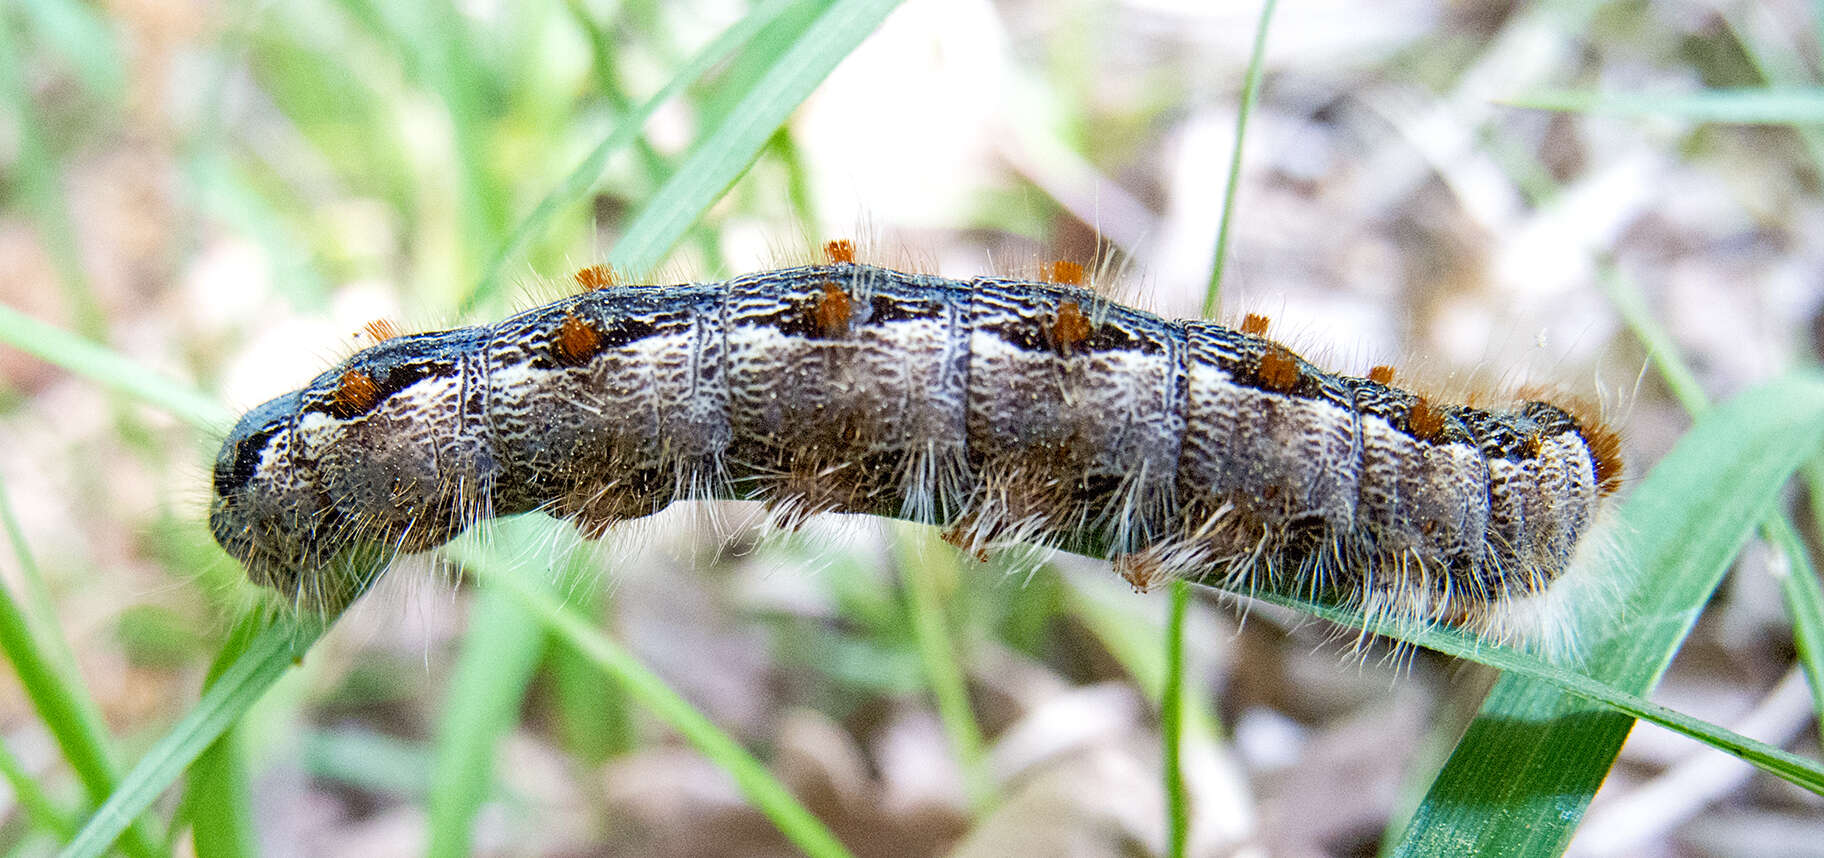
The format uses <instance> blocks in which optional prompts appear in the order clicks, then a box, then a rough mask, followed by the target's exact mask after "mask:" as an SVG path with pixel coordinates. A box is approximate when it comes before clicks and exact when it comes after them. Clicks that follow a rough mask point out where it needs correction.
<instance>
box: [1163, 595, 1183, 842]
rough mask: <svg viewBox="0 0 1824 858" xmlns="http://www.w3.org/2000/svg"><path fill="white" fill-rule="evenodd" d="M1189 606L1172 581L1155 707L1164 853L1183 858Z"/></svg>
mask: <svg viewBox="0 0 1824 858" xmlns="http://www.w3.org/2000/svg"><path fill="white" fill-rule="evenodd" d="M1190 605H1191V585H1190V582H1188V581H1186V580H1184V579H1183V578H1179V579H1177V580H1175V581H1173V582H1172V611H1171V616H1170V618H1169V619H1167V620H1166V625H1165V629H1166V632H1165V693H1164V694H1163V695H1162V697H1163V699H1162V700H1161V701H1160V706H1159V735H1160V737H1161V741H1163V742H1164V744H1165V822H1166V852H1165V854H1167V855H1169V856H1171V858H1184V854H1185V849H1186V848H1187V846H1188V845H1189V843H1190V831H1191V812H1190V802H1189V801H1188V799H1187V797H1186V795H1185V793H1184V762H1183V759H1184V619H1185V614H1187V613H1188V612H1189V609H1190Z"/></svg>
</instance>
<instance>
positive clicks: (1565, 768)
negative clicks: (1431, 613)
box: [1395, 374, 1824, 856]
mask: <svg viewBox="0 0 1824 858" xmlns="http://www.w3.org/2000/svg"><path fill="white" fill-rule="evenodd" d="M1821 441H1824V378H1821V377H1819V376H1817V375H1815V374H1799V375H1793V376H1788V377H1785V378H1781V379H1778V380H1776V381H1773V382H1770V383H1768V384H1764V385H1762V386H1760V387H1757V388H1755V389H1753V390H1750V391H1748V392H1746V393H1744V394H1742V395H1741V396H1738V397H1737V398H1736V399H1734V400H1733V401H1731V402H1729V403H1727V404H1725V405H1723V406H1721V407H1719V408H1717V409H1715V410H1713V411H1711V412H1709V413H1707V414H1705V415H1704V416H1703V417H1702V418H1701V419H1699V420H1698V422H1697V424H1696V425H1695V426H1694V427H1693V428H1692V430H1691V431H1690V432H1689V433H1688V434H1686V436H1685V437H1684V438H1683V439H1682V440H1681V441H1680V442H1679V444H1678V446H1677V447H1675V448H1674V449H1673V451H1672V452H1671V453H1670V454H1668V455H1667V456H1666V458H1665V459H1663V460H1662V461H1661V462H1660V464H1659V465H1658V466H1657V467H1655V468H1654V469H1653V470H1652V471H1651V472H1650V473H1648V474H1647V476H1646V477H1645V479H1643V480H1642V481H1641V483H1640V484H1639V485H1638V486H1637V487H1636V488H1635V491H1634V494H1633V496H1632V498H1631V499H1630V500H1629V502H1628V503H1627V504H1626V506H1625V507H1624V508H1623V509H1622V512H1621V517H1620V522H1619V527H1618V530H1619V531H1620V534H1619V542H1620V549H1621V550H1620V551H1619V552H1618V555H1619V557H1620V558H1622V559H1621V560H1620V561H1618V562H1614V563H1609V564H1605V565H1606V566H1607V570H1606V571H1607V573H1608V580H1609V581H1611V582H1612V586H1613V587H1614V591H1615V593H1616V594H1617V596H1618V601H1617V602H1616V603H1615V604H1614V605H1613V606H1608V607H1609V608H1610V609H1609V610H1586V611H1584V612H1583V613H1582V614H1581V615H1580V616H1578V617H1576V618H1575V620H1574V622H1575V623H1576V627H1577V637H1578V640H1580V641H1582V642H1583V643H1584V644H1585V651H1586V652H1587V653H1588V654H1589V655H1588V659H1587V663H1586V664H1585V669H1586V671H1587V673H1588V678H1590V679H1592V680H1595V681H1596V684H1598V685H1607V686H1610V687H1612V688H1613V689H1614V690H1616V691H1619V692H1623V693H1627V694H1635V695H1638V694H1645V693H1646V692H1648V691H1649V690H1651V689H1652V687H1653V685H1654V684H1655V683H1656V682H1657V681H1658V679H1659V676H1660V674H1661V673H1662V672H1663V671H1664V670H1665V667H1666V665H1667V664H1668V663H1669V662H1670V661H1671V658H1672V655H1673V654H1674V653H1675V652H1676V651H1677V649H1678V646H1679V644H1680V642H1682V641H1683V639H1684V637H1685V635H1686V633H1687V632H1688V631H1689V629H1690V627H1691V625H1692V623H1693V622H1695V621H1696V618H1697V615H1698V613H1699V612H1700V611H1701V610H1702V608H1703V605H1704V603H1705V602H1706V601H1707V600H1708V598H1709V596H1710V594H1711V593H1712V591H1714V590H1715V588H1716V585H1717V583H1718V581H1720V580H1721V577H1722V574H1723V572H1724V570H1725V569H1726V568H1727V566H1728V563H1729V561H1730V559H1731V558H1733V557H1734V556H1735V554H1736V552H1737V551H1738V550H1739V549H1740V548H1741V545H1742V543H1743V542H1744V541H1745V540H1746V539H1747V538H1748V535H1749V532H1750V530H1751V528H1752V527H1753V526H1754V525H1755V524H1756V523H1757V522H1758V521H1759V520H1760V519H1761V518H1762V517H1764V516H1765V514H1766V512H1767V510H1768V509H1769V508H1770V507H1771V506H1772V504H1773V501H1774V499H1775V497H1776V496H1777V494H1778V492H1779V489H1780V487H1781V486H1783V485H1784V484H1785V482H1786V481H1787V479H1788V478H1789V477H1790V476H1791V474H1792V473H1793V471H1794V470H1796V469H1797V468H1798V466H1799V464H1800V463H1801V462H1803V461H1804V460H1805V459H1806V458H1807V457H1809V456H1811V455H1813V454H1814V453H1815V452H1816V451H1817V449H1818V446H1819V444H1820V442H1821ZM1428 645H1429V644H1428ZM1476 660H1478V661H1487V662H1489V663H1493V662H1492V661H1489V660H1488V659H1485V658H1478V659H1476ZM1498 666H1499V665H1498ZM1649 706H1650V704H1649ZM1635 708H1637V709H1639V710H1640V711H1641V712H1645V711H1647V709H1646V708H1645V707H1639V706H1636V707H1635ZM1632 724H1633V719H1632V718H1631V717H1629V716H1628V715H1623V714H1619V713H1617V712H1613V711H1609V710H1608V709H1606V708H1603V707H1601V706H1598V705H1596V704H1592V703H1589V702H1586V701H1585V700H1583V699H1582V698H1580V697H1579V696H1578V695H1576V694H1573V693H1571V692H1569V691H1566V690H1565V689H1564V688H1561V687H1560V686H1558V685H1555V684H1552V683H1550V682H1547V681H1544V680H1542V679H1540V678H1538V677H1537V676H1524V675H1520V674H1515V673H1510V674H1508V675H1506V676H1503V677H1502V679H1501V680H1500V681H1499V682H1498V683H1497V684H1496V686H1495V689H1494V691H1493V692H1492V693H1491V694H1490V695H1489V698H1488V700H1487V701H1486V702H1485V703H1484V704H1483V708H1482V713H1481V715H1479V716H1478V717H1477V719H1476V721H1475V722H1474V723H1472V724H1471V726H1470V728H1469V731H1468V733H1467V734H1466V735H1465V736H1464V739H1463V741H1462V742H1460V743H1459V744H1458V745H1457V749H1456V751H1455V752H1454V753H1453V754H1452V755H1451V758H1450V760H1449V762H1447V763H1446V764H1445V766H1444V769H1443V771H1442V772H1441V773H1440V774H1439V776H1438V779H1437V780H1436V781H1435V782H1434V783H1433V784H1432V787H1431V790H1430V792H1429V793H1428V794H1427V796H1426V798H1425V801H1424V802H1423V803H1422V804H1421V805H1420V807H1419V810H1418V812H1417V813H1416V814H1415V815H1414V817H1413V820H1412V822H1411V824H1410V825H1409V826H1408V828H1407V830H1406V835H1405V838H1404V839H1403V841H1402V842H1401V844H1400V845H1399V847H1398V849H1397V850H1396V851H1395V854H1396V855H1411V856H1416V855H1437V854H1461V853H1463V852H1464V851H1481V852H1485V853H1486V854H1501V855H1533V854H1552V855H1555V854H1558V853H1560V852H1562V851H1563V849H1564V846H1565V845H1566V844H1567V843H1568V842H1569V840H1570V836H1571V833H1572V831H1573V830H1574V829H1575V827H1576V823H1577V821H1578V820H1579V819H1581V818H1582V815H1583V810H1584V808H1585V807H1587V806H1588V803H1589V800H1590V797H1591V796H1592V795H1594V793H1595V791H1596V788H1597V787H1598V786H1599V785H1600V784H1601V783H1602V780H1603V778H1604V776H1605V775H1606V774H1607V773H1608V770H1609V767H1610V766H1611V765H1612V764H1613V763H1614V760H1615V756H1616V754H1617V753H1619V751H1620V748H1621V742H1622V741H1623V740H1624V739H1625V738H1626V737H1627V733H1628V731H1629V729H1630V727H1631V726H1632ZM1686 726H1690V725H1686ZM1708 732H1710V733H1711V735H1710V736H1708V737H1707V738H1706V741H1711V742H1712V743H1714V744H1716V745H1717V747H1719V748H1722V749H1724V750H1730V751H1731V752H1736V751H1738V750H1740V749H1742V748H1750V747H1752V744H1751V743H1747V742H1746V741H1745V740H1741V741H1738V740H1736V739H1732V738H1728V737H1724V736H1721V735H1718V734H1717V731H1708ZM1725 732H1726V731H1725ZM1755 750H1756V751H1757V752H1758V753H1759V754H1760V755H1761V756H1762V757H1764V758H1765V759H1766V760H1768V761H1775V762H1767V763H1766V765H1768V766H1772V767H1773V768H1775V769H1780V770H1786V769H1792V770H1795V771H1796V770H1797V769H1799V768H1802V767H1803V765H1804V764H1803V761H1797V760H1796V758H1791V759H1785V758H1788V757H1790V756H1791V755H1784V754H1783V752H1778V751H1773V752H1771V753H1769V752H1768V751H1765V750H1761V749H1755ZM1793 777H1797V775H1793ZM1795 782H1799V783H1802V784H1805V785H1808V786H1809V785H1810V783H1811V782H1812V780H1811V779H1809V778H1806V779H1802V780H1797V781H1795Z"/></svg>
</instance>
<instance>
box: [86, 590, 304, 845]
mask: <svg viewBox="0 0 1824 858" xmlns="http://www.w3.org/2000/svg"><path fill="white" fill-rule="evenodd" d="M241 625H242V627H243V628H246V629H253V630H254V631H253V632H252V634H251V635H250V636H247V638H246V646H245V647H244V648H243V647H240V646H239V644H240V642H241V636H239V635H237V637H236V639H235V640H233V641H231V643H230V646H229V648H228V649H226V650H224V652H223V654H222V658H221V659H220V662H225V663H226V664H227V667H226V668H225V669H224V670H222V672H221V675H220V677H218V678H217V679H216V681H215V684H213V685H211V686H209V689H208V690H207V691H205V692H203V696H202V699H201V700H199V701H197V704H196V705H195V706H194V707H192V708H191V709H190V711H189V712H188V713H186V714H185V715H184V717H183V720H181V721H179V722H178V723H177V725H176V726H175V727H172V728H171V730H170V732H168V733H166V734H165V735H164V736H163V737H162V738H160V739H159V740H158V742H156V743H155V744H153V746H152V748H151V749H150V750H148V751H147V752H146V754H145V756H144V757H141V758H140V761H139V763H138V764H137V765H135V766H134V767H133V770H132V771H130V772H128V773H127V776H126V777H125V778H123V779H121V782H120V786H118V787H116V788H115V790H114V792H113V793H112V794H111V795H109V796H108V800H107V801H106V802H104V803H103V804H102V805H101V807H100V808H98V809H97V810H96V811H95V813H94V815H92V816H90V817H89V820H88V822H87V823H86V824H84V825H83V828H82V831H80V832H78V833H77V835H76V838H75V839H74V840H72V841H70V843H69V845H68V846H65V847H64V849H63V851H62V852H60V853H58V854H59V856H60V858H97V857H98V856H100V855H102V854H104V853H106V852H107V851H108V848H109V847H111V846H112V845H113V844H114V841H115V839H116V838H118V837H120V834H121V832H122V831H124V830H125V829H126V827H127V823H128V821H130V820H132V819H133V818H134V817H136V816H138V815H139V814H141V813H144V812H145V810H146V808H148V807H151V806H152V802H154V801H157V800H158V797H159V796H160V795H162V794H163V793H164V791H165V790H166V789H168V788H169V787H170V786H171V785H172V784H173V783H175V782H176V781H177V779H178V778H180V777H182V776H183V775H184V772H185V770H186V769H187V768H188V767H189V766H190V764H191V763H192V762H194V761H195V760H196V758H197V757H198V756H200V755H202V753H203V752H204V751H205V750H207V749H208V748H209V746H210V745H212V744H214V743H215V741H216V739H218V738H219V737H221V735H222V734H223V733H224V732H225V731H226V730H227V729H228V728H229V727H230V726H231V725H233V724H234V723H235V722H236V721H237V720H239V719H240V717H241V715H242V714H244V713H245V712H246V711H247V710H248V709H249V708H250V707H252V706H253V704H254V703H256V702H258V701H259V699H260V696H261V695H263V694H264V693H265V692H266V689H268V688H270V687H272V684H273V683H274V682H277V681H278V679H279V677H280V676H281V675H283V674H284V673H285V669H286V668H288V667H290V666H291V665H292V664H294V663H295V662H297V661H298V660H299V659H301V658H303V656H304V653H305V651H307V650H308V649H310V645H311V644H313V643H315V642H316V640H317V638H319V637H322V635H323V633H324V632H325V631H327V630H328V628H329V626H328V624H327V622H325V621H322V620H318V619H315V618H293V617H289V616H283V615H281V616H278V617H276V618H273V619H271V620H265V619H260V618H257V617H254V616H249V617H247V618H244V619H243V620H242V624H241Z"/></svg>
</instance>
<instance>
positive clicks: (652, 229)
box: [608, 0, 899, 275]
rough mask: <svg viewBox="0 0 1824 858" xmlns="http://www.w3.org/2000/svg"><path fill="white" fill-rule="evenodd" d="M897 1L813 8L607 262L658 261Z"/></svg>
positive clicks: (639, 265) (637, 267)
mask: <svg viewBox="0 0 1824 858" xmlns="http://www.w3.org/2000/svg"><path fill="white" fill-rule="evenodd" d="M898 5H899V0H837V2H836V3H835V4H833V5H832V6H831V7H830V8H829V10H828V11H826V12H824V13H823V14H822V15H819V16H818V17H817V19H816V20H815V21H813V22H812V23H811V26H810V27H809V28H807V29H806V30H805V31H804V34H803V35H802V36H800V37H798V38H797V39H796V40H794V41H793V42H791V43H790V45H789V47H787V48H786V49H785V50H784V51H782V52H781V53H780V54H779V58H778V59H777V60H776V61H775V62H773V64H772V65H771V67H769V68H768V69H767V70H766V73H765V74H762V75H760V76H759V77H758V78H756V79H755V80H754V82H753V83H752V84H751V85H749V86H748V88H747V91H746V93H745V94H743V95H742V96H741V98H740V100H739V101H737V102H736V105H735V107H734V109H733V110H731V111H730V112H729V114H728V116H727V118H726V119H724V120H723V121H722V124H721V125H719V126H717V127H716V130H715V131H713V132H711V133H710V134H709V136H708V137H705V138H704V139H703V141H702V142H701V143H699V144H698V145H697V147H696V149H694V150H693V151H692V152H691V153H690V155H689V157H687V158H686V159H685V160H684V163H683V164H682V165H681V166H680V167H679V168H678V171H677V172H676V173H674V174H672V177H671V179H670V180H669V181H667V182H666V183H665V185H664V186H663V187H661V188H659V190H658V193H656V194H654V195H653V197H652V199H651V200H649V201H648V202H647V204H646V206H645V208H643V209H641V211H640V214H639V216H637V217H635V218H634V219H633V221H632V222H631V223H629V224H628V226H627V231H626V233H625V235H624V236H623V237H622V239H621V241H620V242H619V243H618V244H617V245H616V246H615V249H614V252H613V253H610V254H609V257H608V263H609V264H610V265H612V266H614V267H615V268H616V269H617V270H620V271H625V272H628V273H631V274H636V275H637V274H640V273H643V272H645V271H648V270H651V269H652V268H653V267H654V266H656V265H658V263H659V262H660V261H661V260H662V258H663V253H664V252H665V251H667V250H669V249H670V248H671V247H672V245H674V244H676V243H677V241H678V239H679V238H681V237H683V235H684V233H685V231H686V230H688V229H690V227H691V225H692V224H694V223H696V222H697V219H698V218H699V217H701V214H700V213H701V212H704V211H707V210H708V209H709V207H710V206H711V205H713V204H714V203H715V201H716V200H717V199H720V198H721V196H722V194H723V193H724V192H726V191H727V190H728V189H729V188H730V187H731V186H733V185H734V183H735V180H736V179H739V178H741V174H742V173H745V172H747V168H748V167H749V166H751V165H752V164H753V163H754V159H755V158H758V157H759V156H760V151H761V150H762V149H764V148H765V147H766V143H767V141H768V140H769V139H771V138H772V136H773V132H774V131H776V130H777V129H778V128H779V126H780V125H781V124H783V123H784V122H785V120H786V117H788V116H790V115H791V113H792V111H793V110H795V109H797V107H798V105H799V104H801V103H803V102H804V100H805V99H806V98H808V97H809V96H810V94H811V92H812V91H813V90H815V89H816V88H817V85H818V84H820V83H822V82H823V79H824V78H825V77H827V76H828V75H829V73H830V72H831V71H832V70H834V69H835V68H836V64H837V63H839V62H841V61H842V59H843V58H844V57H846V56H848V55H849V53H850V52H852V51H854V50H855V47H856V46H857V45H860V44H861V41H862V40H863V39H865V38H867V37H868V35H869V34H870V33H873V32H874V29H875V28H876V27H878V26H880V22H881V21H882V20H885V18H886V17H887V13H888V12H891V11H893V9H894V8H895V7H897V6H898Z"/></svg>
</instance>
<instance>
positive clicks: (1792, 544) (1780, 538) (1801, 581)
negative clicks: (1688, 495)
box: [1602, 268, 1824, 731]
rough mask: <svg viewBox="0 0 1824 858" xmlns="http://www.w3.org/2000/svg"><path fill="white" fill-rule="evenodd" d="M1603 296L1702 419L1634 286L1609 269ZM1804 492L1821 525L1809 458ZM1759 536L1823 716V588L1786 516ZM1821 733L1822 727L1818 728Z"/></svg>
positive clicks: (1699, 400) (1701, 403)
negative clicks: (1776, 553)
mask: <svg viewBox="0 0 1824 858" xmlns="http://www.w3.org/2000/svg"><path fill="white" fill-rule="evenodd" d="M1602 284H1603V289H1604V291H1605V292H1606V293H1607V294H1608V296H1609V300H1610V302H1611V303H1613V304H1614V305H1615V307H1616V309H1618V310H1620V311H1621V316H1622V319H1623V320H1625V321H1626V322H1627V323H1628V327H1629V329H1631V330H1632V331H1633V332H1634V336H1635V338H1636V339H1638V340H1640V342H1641V344H1643V345H1645V346H1646V348H1647V356H1648V357H1650V358H1651V359H1652V361H1653V365H1654V366H1655V367H1657V368H1658V369H1659V374H1660V377H1661V378H1662V379H1663V380H1664V381H1665V382H1666V386H1667V387H1669V388H1671V390H1672V395H1673V396H1674V397H1676V398H1677V399H1678V401H1679V403H1680V404H1681V405H1683V406H1684V407H1685V410H1686V411H1688V412H1690V413H1691V414H1694V415H1695V414H1700V413H1702V412H1704V411H1706V410H1708V409H1709V408H1710V399H1709V397H1707V396H1705V395H1704V391H1703V388H1702V387H1700V386H1699V385H1698V383H1697V375H1696V374H1695V373H1693V372H1692V371H1691V368H1690V367H1689V366H1686V365H1685V362H1684V357H1683V356H1682V355H1680V354H1679V353H1678V350H1677V349H1675V348H1673V347H1672V337H1671V335H1670V334H1668V333H1667V332H1666V330H1665V328H1664V327H1662V326H1661V325H1660V324H1659V322H1658V321H1657V320H1656V319H1654V318H1653V314H1652V313H1651V312H1649V311H1648V309H1647V306H1646V299H1645V298H1644V297H1642V296H1641V294H1640V290H1639V289H1636V288H1634V285H1633V283H1631V282H1630V281H1628V280H1626V279H1625V278H1623V277H1622V276H1621V275H1620V274H1619V273H1618V272H1616V271H1614V270H1613V269H1612V268H1611V269H1610V270H1609V271H1607V272H1605V274H1604V276H1603V278H1602ZM1804 475H1805V481H1806V483H1807V488H1808V489H1809V490H1810V492H1809V493H1810V496H1811V499H1812V503H1813V505H1814V508H1813V511H1812V515H1813V519H1814V521H1815V522H1817V523H1819V524H1824V507H1820V506H1818V505H1819V504H1824V465H1821V464H1820V460H1819V459H1813V460H1811V461H1810V462H1808V463H1807V464H1806V467H1805V469H1804ZM1761 532H1762V534H1763V535H1764V536H1765V537H1766V539H1767V540H1768V541H1769V542H1771V543H1773V545H1774V547H1776V548H1778V549H1779V550H1780V553H1781V555H1782V556H1783V557H1784V559H1785V562H1786V568H1785V569H1784V570H1783V574H1781V575H1780V593H1781V596H1782V597H1783V598H1784V599H1785V601H1786V611H1787V613H1788V614H1789V615H1790V616H1791V618H1792V636H1793V642H1794V645H1795V647H1796V648H1797V650H1798V656H1799V666H1800V667H1801V668H1802V669H1803V670H1804V671H1805V678H1806V681H1807V682H1809V683H1810V685H1811V693H1812V699H1813V707H1812V708H1813V711H1815V712H1816V713H1818V714H1820V715H1824V583H1820V582H1819V580H1818V573H1817V569H1816V568H1815V567H1814V566H1813V565H1812V562H1811V552H1810V550H1809V549H1807V548H1806V547H1805V543H1804V541H1803V540H1801V539H1799V537H1798V533H1797V532H1796V531H1795V530H1794V529H1793V526H1792V522H1790V521H1788V520H1787V518H1786V516H1785V515H1784V514H1775V515H1773V516H1770V517H1769V518H1768V519H1767V521H1766V522H1765V523H1764V524H1762V526H1761ZM1820 730H1821V731H1824V723H1821V724H1820Z"/></svg>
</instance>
